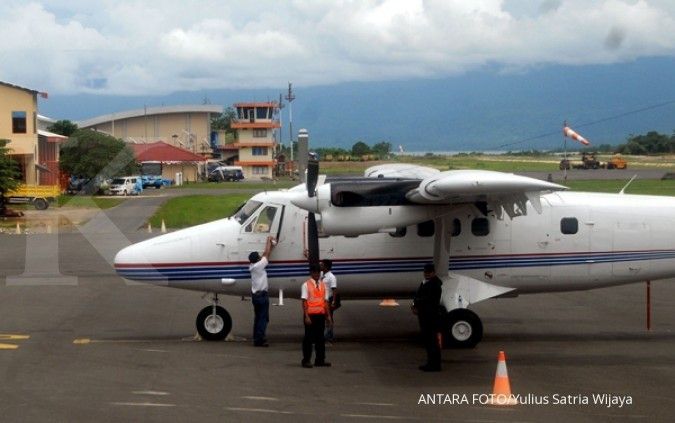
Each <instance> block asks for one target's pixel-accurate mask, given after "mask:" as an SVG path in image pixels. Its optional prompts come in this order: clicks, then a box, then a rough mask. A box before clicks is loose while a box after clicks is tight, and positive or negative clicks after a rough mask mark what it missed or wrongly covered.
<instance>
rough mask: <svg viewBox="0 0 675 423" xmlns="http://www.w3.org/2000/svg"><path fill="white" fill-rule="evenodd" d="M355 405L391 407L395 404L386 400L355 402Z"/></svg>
mask: <svg viewBox="0 0 675 423" xmlns="http://www.w3.org/2000/svg"><path fill="white" fill-rule="evenodd" d="M353 404H355V405H372V406H375V407H393V406H395V405H396V404H390V403H388V402H355V403H353Z"/></svg>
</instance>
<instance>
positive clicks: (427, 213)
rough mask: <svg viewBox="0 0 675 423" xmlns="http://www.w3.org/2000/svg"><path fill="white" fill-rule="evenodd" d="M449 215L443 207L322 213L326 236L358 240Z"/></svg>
mask: <svg viewBox="0 0 675 423" xmlns="http://www.w3.org/2000/svg"><path fill="white" fill-rule="evenodd" d="M447 212H448V208H447V207H442V206H438V207H436V206H380V207H334V206H333V207H328V208H326V209H324V210H322V212H321V223H320V228H321V229H320V231H321V232H322V233H323V234H324V235H345V236H356V235H365V234H372V233H377V232H393V231H395V230H396V228H401V227H405V226H410V225H415V224H417V223H420V222H425V221H427V220H432V219H435V218H437V217H440V216H442V215H443V214H446V213H447Z"/></svg>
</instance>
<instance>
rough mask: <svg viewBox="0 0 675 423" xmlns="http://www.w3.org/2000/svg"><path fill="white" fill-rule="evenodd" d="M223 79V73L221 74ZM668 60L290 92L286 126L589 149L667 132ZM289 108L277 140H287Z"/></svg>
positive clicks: (101, 99)
mask: <svg viewBox="0 0 675 423" xmlns="http://www.w3.org/2000/svg"><path fill="white" fill-rule="evenodd" d="M223 72H227V70H226V69H224V70H223ZM673 75H675V59H674V58H649V59H640V60H637V61H633V62H628V63H621V64H611V65H610V64H608V65H594V66H560V65H555V66H553V65H551V66H541V67H539V68H536V69H528V70H526V71H524V70H520V71H513V72H507V71H504V70H503V68H500V67H497V66H495V67H494V68H492V67H486V68H483V69H481V70H478V71H474V72H471V73H466V74H462V75H458V76H454V77H446V78H443V79H415V80H406V81H379V82H349V83H341V84H337V85H330V86H312V87H302V86H294V87H293V88H294V93H295V95H296V99H295V100H294V101H293V103H292V108H293V128H294V131H295V132H296V133H297V129H299V128H307V129H308V130H309V132H310V140H311V144H312V146H316V147H329V146H330V147H346V148H349V147H351V146H352V145H353V144H354V143H355V142H356V141H364V142H366V143H369V144H374V143H377V142H380V141H388V142H390V143H391V144H392V145H394V146H398V145H402V146H403V147H404V149H405V150H406V151H475V150H476V151H477V150H501V151H505V150H521V149H539V150H543V149H550V148H557V147H560V146H562V142H563V140H562V135H561V133H562V132H561V129H562V125H563V121H565V120H567V121H568V123H569V125H570V126H571V127H572V128H574V129H575V130H577V131H578V132H580V133H581V134H582V135H583V136H584V137H586V138H587V139H589V140H590V141H591V142H592V143H593V144H596V145H597V144H604V143H608V144H619V143H622V142H624V141H625V139H626V138H627V137H628V136H629V135H631V134H640V133H645V132H647V131H650V130H655V131H659V132H662V133H666V134H671V133H672V132H673V130H675V84H674V83H673V81H674V80H675V79H674V78H673ZM286 90H287V87H278V88H274V89H255V90H254V89H246V90H244V89H242V90H215V89H214V90H201V91H192V92H185V91H184V92H173V93H170V94H166V95H161V96H104V95H96V94H73V95H59V94H55V95H51V96H50V97H49V99H48V100H40V106H39V107H40V113H41V114H43V115H47V116H49V117H52V118H55V119H69V120H73V121H77V120H82V119H87V118H91V117H95V116H98V115H102V114H107V113H112V112H118V111H123V110H129V109H139V108H143V106H144V105H146V106H159V105H177V104H203V103H204V102H209V103H212V104H222V105H224V106H229V105H232V104H233V103H235V102H241V101H266V100H277V101H278V99H279V94H280V93H281V94H285V92H286ZM288 110H289V108H288V106H286V107H285V108H284V110H283V115H282V121H283V122H282V123H283V125H284V128H283V133H282V142H284V143H287V142H288V136H289V133H288V125H287V123H288Z"/></svg>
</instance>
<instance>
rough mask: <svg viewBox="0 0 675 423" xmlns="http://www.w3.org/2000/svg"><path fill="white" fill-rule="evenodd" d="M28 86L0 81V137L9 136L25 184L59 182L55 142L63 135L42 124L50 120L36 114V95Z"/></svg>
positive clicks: (9, 145) (47, 123) (5, 137)
mask: <svg viewBox="0 0 675 423" xmlns="http://www.w3.org/2000/svg"><path fill="white" fill-rule="evenodd" d="M38 95H40V96H41V97H44V98H46V97H47V94H46V93H41V92H39V91H37V90H33V89H30V88H24V87H20V86H18V85H13V84H9V83H6V82H2V81H0V116H2V118H0V139H7V140H9V144H8V145H7V147H8V148H9V149H10V155H11V156H12V158H13V159H14V160H15V161H16V162H17V163H18V164H19V169H20V171H21V182H22V183H24V184H28V185H57V184H58V183H59V144H60V143H61V142H63V141H65V140H66V139H67V137H64V136H61V135H58V134H53V133H51V132H48V131H47V130H46V127H47V126H48V125H49V124H51V123H52V122H53V121H52V120H51V119H49V118H46V117H43V116H39V115H38V100H37V96H38Z"/></svg>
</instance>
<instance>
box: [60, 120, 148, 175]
mask: <svg viewBox="0 0 675 423" xmlns="http://www.w3.org/2000/svg"><path fill="white" fill-rule="evenodd" d="M59 165H60V168H61V170H63V171H64V172H66V173H68V174H70V175H75V176H78V177H80V178H87V179H94V178H97V177H98V178H99V179H108V178H111V177H113V176H119V175H130V174H134V173H136V172H137V171H138V164H137V163H136V159H135V158H134V153H133V151H132V150H131V148H129V146H128V145H126V144H125V143H124V141H122V140H121V139H118V138H115V137H112V136H110V135H107V134H103V133H101V132H96V131H92V130H89V129H80V130H78V131H77V132H75V133H74V134H72V135H71V137H70V139H69V140H68V141H66V142H65V143H64V144H63V145H62V146H61V160H60V162H59Z"/></svg>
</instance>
